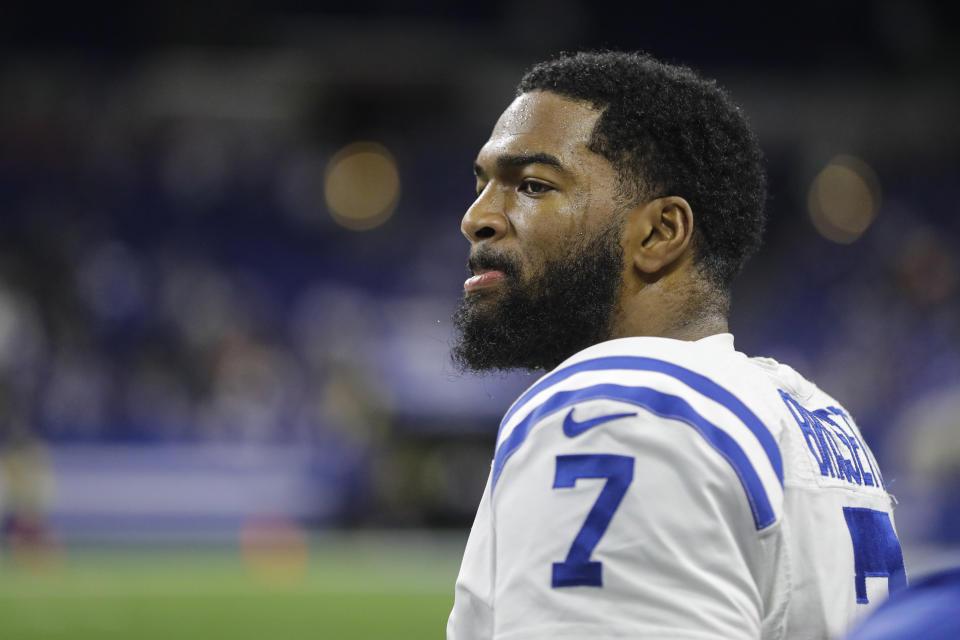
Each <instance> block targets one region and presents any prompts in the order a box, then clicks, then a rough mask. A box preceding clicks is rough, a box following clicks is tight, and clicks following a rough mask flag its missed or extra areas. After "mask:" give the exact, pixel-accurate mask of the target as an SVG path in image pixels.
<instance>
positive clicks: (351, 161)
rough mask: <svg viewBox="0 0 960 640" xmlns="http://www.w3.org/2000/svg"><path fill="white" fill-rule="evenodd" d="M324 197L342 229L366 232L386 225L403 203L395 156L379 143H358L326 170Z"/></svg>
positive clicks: (337, 155)
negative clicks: (398, 203)
mask: <svg viewBox="0 0 960 640" xmlns="http://www.w3.org/2000/svg"><path fill="white" fill-rule="evenodd" d="M324 194H325V196H326V200H327V207H328V208H329V209H330V215H331V216H332V217H333V219H334V220H335V221H336V222H337V223H338V224H340V225H341V226H344V227H346V228H347V229H353V230H354V231H366V230H368V229H373V228H375V227H379V226H380V225H381V224H383V223H384V222H386V221H387V220H388V219H389V218H390V216H391V215H393V212H394V209H396V206H397V201H398V200H399V199H400V172H399V171H398V170H397V163H396V160H394V158H393V154H391V153H390V151H389V150H388V149H387V148H386V147H384V146H383V145H381V144H378V143H376V142H355V143H353V144H350V145H347V146H346V147H344V148H343V149H341V150H340V151H338V152H337V153H336V154H335V155H334V156H333V158H331V160H330V164H329V165H328V166H327V175H326V180H325V182H324Z"/></svg>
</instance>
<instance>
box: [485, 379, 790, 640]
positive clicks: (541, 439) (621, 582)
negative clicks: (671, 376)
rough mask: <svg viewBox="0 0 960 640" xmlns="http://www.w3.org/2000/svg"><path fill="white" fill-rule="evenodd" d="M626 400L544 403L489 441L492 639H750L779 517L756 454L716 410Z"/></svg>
mask: <svg viewBox="0 0 960 640" xmlns="http://www.w3.org/2000/svg"><path fill="white" fill-rule="evenodd" d="M630 394H632V395H630V396H629V397H626V396H624V397H619V398H618V397H612V396H611V394H609V393H605V394H600V396H596V397H592V396H591V395H590V394H582V393H581V394H580V395H579V396H578V395H577V393H574V392H571V393H567V395H564V392H560V393H559V394H554V395H553V396H548V397H547V399H546V400H544V399H542V398H541V399H540V401H539V402H540V405H539V406H540V407H544V408H545V409H546V410H543V411H541V412H540V413H539V414H538V413H537V409H532V410H530V411H528V412H527V416H528V418H526V419H527V423H526V424H524V422H523V419H522V415H521V414H522V412H521V414H518V415H517V419H516V420H514V422H515V423H516V424H515V425H514V427H515V428H516V427H517V426H519V428H521V429H526V431H527V433H526V436H525V437H524V438H522V442H520V443H519V444H518V440H520V439H519V438H517V437H514V438H513V440H509V439H507V440H506V442H501V445H500V446H501V447H503V446H504V445H505V444H506V445H507V446H509V447H512V451H510V452H509V455H508V456H503V455H499V456H498V458H497V459H495V465H494V478H495V482H494V483H493V485H492V487H491V491H492V494H491V498H492V506H493V518H494V531H495V538H496V539H495V546H496V566H495V576H496V578H495V587H494V611H495V619H494V637H495V638H497V639H498V640H521V639H528V638H529V639H534V638H538V639H539V638H544V639H546V638H550V639H556V638H593V639H603V638H623V637H643V638H674V639H680V640H683V639H686V638H689V639H698V640H699V639H707V638H710V639H714V638H715V639H720V638H723V639H725V640H729V639H731V638H759V637H760V636H761V633H762V630H763V629H764V627H765V621H764V615H765V611H764V609H765V590H766V588H767V587H766V586H765V585H767V584H768V583H769V575H768V574H769V568H765V566H766V567H769V566H770V565H771V564H775V563H776V558H774V557H772V552H771V551H770V550H771V549H772V548H773V546H774V545H773V544H772V543H770V539H771V537H772V536H771V533H772V532H773V531H774V530H776V529H777V528H778V527H776V525H777V524H778V521H779V516H780V509H781V508H782V487H781V486H780V485H779V483H778V482H777V481H776V478H775V477H774V476H771V472H770V470H769V469H770V463H769V460H766V459H765V456H764V452H763V449H762V447H757V446H754V444H755V443H751V442H750V440H751V437H752V436H751V434H750V432H749V430H748V429H745V428H744V426H743V425H742V424H739V423H738V421H737V419H736V416H734V415H732V414H731V412H730V411H725V410H724V408H723V407H722V406H715V405H716V402H715V401H711V400H710V399H704V398H699V397H692V396H696V394H691V393H686V394H684V393H677V394H673V393H670V392H664V391H662V390H655V389H650V388H646V390H645V391H640V392H637V393H634V392H632V391H631V392H630ZM615 395H616V394H613V396H615ZM558 396H559V397H563V398H567V401H565V402H557V401H556V398H557V397H558ZM551 402H553V404H551ZM711 403H712V404H711ZM507 426H511V425H507ZM498 453H499V451H498ZM771 478H772V479H771ZM765 572H767V573H765Z"/></svg>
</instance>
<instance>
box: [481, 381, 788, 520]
mask: <svg viewBox="0 0 960 640" xmlns="http://www.w3.org/2000/svg"><path fill="white" fill-rule="evenodd" d="M601 399H606V400H614V401H617V402H626V403H628V404H632V405H635V406H638V407H641V408H643V409H646V410H647V411H649V412H650V413H653V414H654V415H657V416H660V417H661V418H667V419H670V420H679V421H681V422H684V423H686V424H688V425H690V426H691V427H693V428H694V429H696V430H697V432H699V433H700V435H701V436H703V438H704V439H705V440H706V441H707V442H708V443H709V444H710V446H712V447H713V448H714V449H715V450H716V451H717V452H718V453H719V454H720V455H721V456H723V457H724V459H725V460H726V461H727V462H728V463H729V464H730V466H731V467H732V468H733V470H734V472H735V473H736V474H737V477H738V478H739V479H740V484H741V485H743V489H744V491H745V492H746V494H747V501H748V502H749V503H750V509H751V510H752V511H753V519H754V523H755V524H756V526H757V529H763V528H764V527H767V526H769V525H771V524H773V522H774V520H775V519H776V517H775V515H774V513H773V507H772V506H771V505H770V499H769V498H768V496H767V492H766V489H764V487H763V481H761V480H760V477H759V476H758V475H757V472H756V470H755V469H754V468H753V464H751V462H750V459H749V458H748V457H747V454H745V453H744V452H743V449H741V448H740V445H738V444H737V442H736V440H734V439H733V438H732V437H730V435H729V434H728V433H727V432H726V431H724V430H723V429H720V428H719V427H717V426H716V425H714V424H713V423H711V422H710V421H709V420H707V419H706V418H704V417H703V416H701V415H700V414H699V413H697V412H696V411H695V410H694V408H693V407H691V406H690V405H689V404H687V402H686V401H685V400H684V399H683V398H680V397H678V396H673V395H669V394H666V393H662V392H660V391H657V390H656V389H650V388H649V387H624V386H621V385H616V384H598V385H594V386H592V387H585V388H583V389H576V390H572V391H558V392H557V393H555V394H553V395H552V396H550V398H548V399H547V401H546V402H544V403H543V404H541V405H540V406H538V407H536V408H535V409H534V410H533V411H531V412H530V413H529V414H528V415H527V416H526V417H525V418H524V419H523V420H521V421H520V422H519V423H517V426H516V427H515V428H514V429H513V431H512V432H511V433H510V435H509V436H508V437H507V439H506V440H504V441H503V443H501V445H500V447H499V448H498V449H497V452H496V454H495V455H494V458H493V477H492V482H491V491H493V490H494V489H496V486H497V480H498V479H499V478H500V474H501V473H502V472H503V467H504V465H505V464H506V463H507V460H509V459H510V456H512V455H513V453H514V452H515V451H516V450H517V449H519V448H520V445H522V444H523V442H524V440H526V439H527V435H528V434H529V433H530V430H531V429H532V428H533V426H534V425H535V424H537V423H538V422H539V421H540V420H542V419H543V418H545V417H547V416H548V415H550V414H553V413H555V412H557V411H561V410H563V409H565V408H567V407H570V406H573V405H575V404H578V403H580V402H586V401H588V400H601Z"/></svg>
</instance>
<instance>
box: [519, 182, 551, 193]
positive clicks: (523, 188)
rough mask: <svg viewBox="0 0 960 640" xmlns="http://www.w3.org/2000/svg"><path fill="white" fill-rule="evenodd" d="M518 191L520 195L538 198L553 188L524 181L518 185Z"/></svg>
mask: <svg viewBox="0 0 960 640" xmlns="http://www.w3.org/2000/svg"><path fill="white" fill-rule="evenodd" d="M519 191H520V193H525V194H526V195H528V196H539V195H541V194H544V193H546V192H548V191H553V187H551V186H550V185H548V184H546V183H543V182H538V181H536V180H524V181H523V182H521V183H520V188H519Z"/></svg>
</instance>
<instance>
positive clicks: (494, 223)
mask: <svg viewBox="0 0 960 640" xmlns="http://www.w3.org/2000/svg"><path fill="white" fill-rule="evenodd" d="M492 187H493V185H487V188H486V189H484V190H483V191H482V192H481V193H480V195H479V196H477V199H476V200H474V202H473V204H472V205H470V208H469V209H467V212H466V213H465V214H463V220H461V221H460V231H461V232H462V233H463V235H464V236H466V238H467V240H469V241H470V242H471V243H472V244H473V243H477V242H480V241H482V240H496V239H499V238H502V237H503V236H505V235H506V233H507V229H508V228H509V226H510V223H509V222H508V221H507V217H506V216H505V215H504V213H503V198H502V197H498V196H497V194H496V190H495V189H493V188H492Z"/></svg>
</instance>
